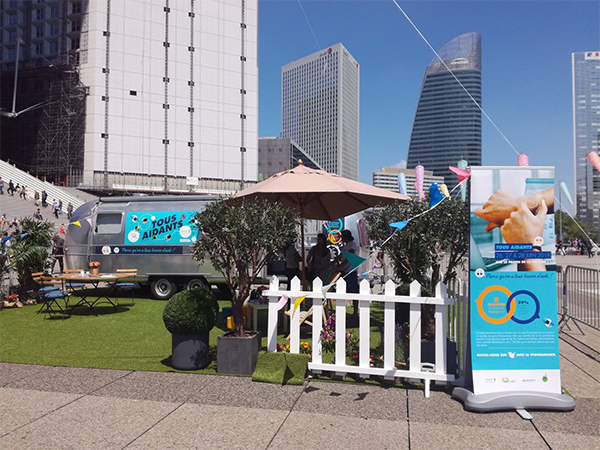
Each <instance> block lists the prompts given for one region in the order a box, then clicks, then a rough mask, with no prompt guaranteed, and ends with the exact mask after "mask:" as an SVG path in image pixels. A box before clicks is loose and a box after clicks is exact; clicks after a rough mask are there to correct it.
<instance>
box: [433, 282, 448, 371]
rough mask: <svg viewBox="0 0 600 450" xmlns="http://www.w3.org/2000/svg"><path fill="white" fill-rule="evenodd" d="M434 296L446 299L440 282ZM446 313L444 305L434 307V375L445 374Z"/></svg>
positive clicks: (444, 286) (444, 287) (444, 290)
mask: <svg viewBox="0 0 600 450" xmlns="http://www.w3.org/2000/svg"><path fill="white" fill-rule="evenodd" d="M435 296H436V297H441V298H444V299H445V298H447V295H446V285H445V284H444V283H443V282H442V281H440V282H439V283H438V284H437V286H436V287H435ZM445 312H446V306H445V305H435V373H446V356H447V355H446V353H447V352H446V318H445V317H444V313H445Z"/></svg>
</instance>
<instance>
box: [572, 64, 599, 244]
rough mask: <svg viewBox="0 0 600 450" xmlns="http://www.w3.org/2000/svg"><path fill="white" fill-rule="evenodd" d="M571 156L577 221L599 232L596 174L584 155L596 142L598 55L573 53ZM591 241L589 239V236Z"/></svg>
mask: <svg viewBox="0 0 600 450" xmlns="http://www.w3.org/2000/svg"><path fill="white" fill-rule="evenodd" d="M572 60H573V147H574V148H573V150H574V151H573V154H574V158H575V196H576V198H577V217H578V218H579V219H581V221H582V222H583V223H585V225H586V226H587V229H588V230H590V229H592V228H595V229H598V228H600V219H599V217H598V211H599V209H600V172H598V171H597V170H596V169H594V167H593V166H592V165H591V164H590V163H588V162H587V160H586V155H587V154H588V153H589V152H591V151H594V152H597V151H598V141H599V139H600V52H578V53H573V56H572ZM592 237H593V236H592Z"/></svg>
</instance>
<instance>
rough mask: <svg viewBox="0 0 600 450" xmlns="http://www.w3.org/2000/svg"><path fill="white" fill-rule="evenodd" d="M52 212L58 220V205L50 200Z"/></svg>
mask: <svg viewBox="0 0 600 450" xmlns="http://www.w3.org/2000/svg"><path fill="white" fill-rule="evenodd" d="M52 212H53V213H54V217H56V218H57V219H58V203H56V200H54V199H53V200H52Z"/></svg>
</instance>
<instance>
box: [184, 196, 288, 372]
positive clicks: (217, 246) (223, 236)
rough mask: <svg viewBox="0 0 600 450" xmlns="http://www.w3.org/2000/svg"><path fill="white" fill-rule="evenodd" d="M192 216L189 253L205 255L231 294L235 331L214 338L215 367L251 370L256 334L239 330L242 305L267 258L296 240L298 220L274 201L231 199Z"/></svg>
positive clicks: (199, 257) (257, 343) (257, 342)
mask: <svg viewBox="0 0 600 450" xmlns="http://www.w3.org/2000/svg"><path fill="white" fill-rule="evenodd" d="M195 219H196V224H197V226H198V228H199V230H200V239H198V241H197V243H196V244H195V246H194V253H193V257H194V258H195V259H196V260H200V261H202V260H204V258H210V261H211V263H212V264H213V266H214V267H215V268H216V269H217V270H219V271H220V272H221V273H222V274H223V276H224V277H225V282H226V284H227V286H228V287H229V291H230V294H231V306H232V310H233V318H234V322H235V329H234V330H233V331H231V332H228V333H225V334H224V335H222V336H220V337H219V339H218V341H217V371H218V372H220V373H233V374H245V375H249V374H252V373H253V372H254V368H255V367H256V360H257V358H258V350H259V347H260V336H259V335H258V333H252V332H246V331H245V330H244V316H243V309H242V307H243V304H244V301H245V300H246V298H247V297H248V295H249V294H250V290H251V286H252V284H253V283H254V280H255V279H256V278H257V277H258V276H259V274H260V273H261V271H262V269H263V268H264V267H265V265H266V263H267V261H269V260H271V259H275V258H279V257H281V255H282V251H283V248H284V246H285V245H286V244H287V243H288V242H290V241H291V240H293V239H295V238H296V236H297V227H298V225H299V219H298V217H297V214H296V213H295V212H294V211H293V210H291V209H289V208H285V207H283V206H282V205H280V204H279V203H272V202H269V201H266V200H257V201H242V202H241V203H235V202H233V201H231V200H230V199H224V200H219V201H216V202H213V203H211V204H209V205H208V206H207V207H206V209H205V210H204V211H203V212H202V213H199V214H197V215H196V218H195Z"/></svg>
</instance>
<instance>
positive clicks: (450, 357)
mask: <svg viewBox="0 0 600 450" xmlns="http://www.w3.org/2000/svg"><path fill="white" fill-rule="evenodd" d="M421 362H424V363H425V362H427V363H431V364H435V342H421ZM446 373H449V374H453V373H456V342H454V341H450V340H448V339H446Z"/></svg>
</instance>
